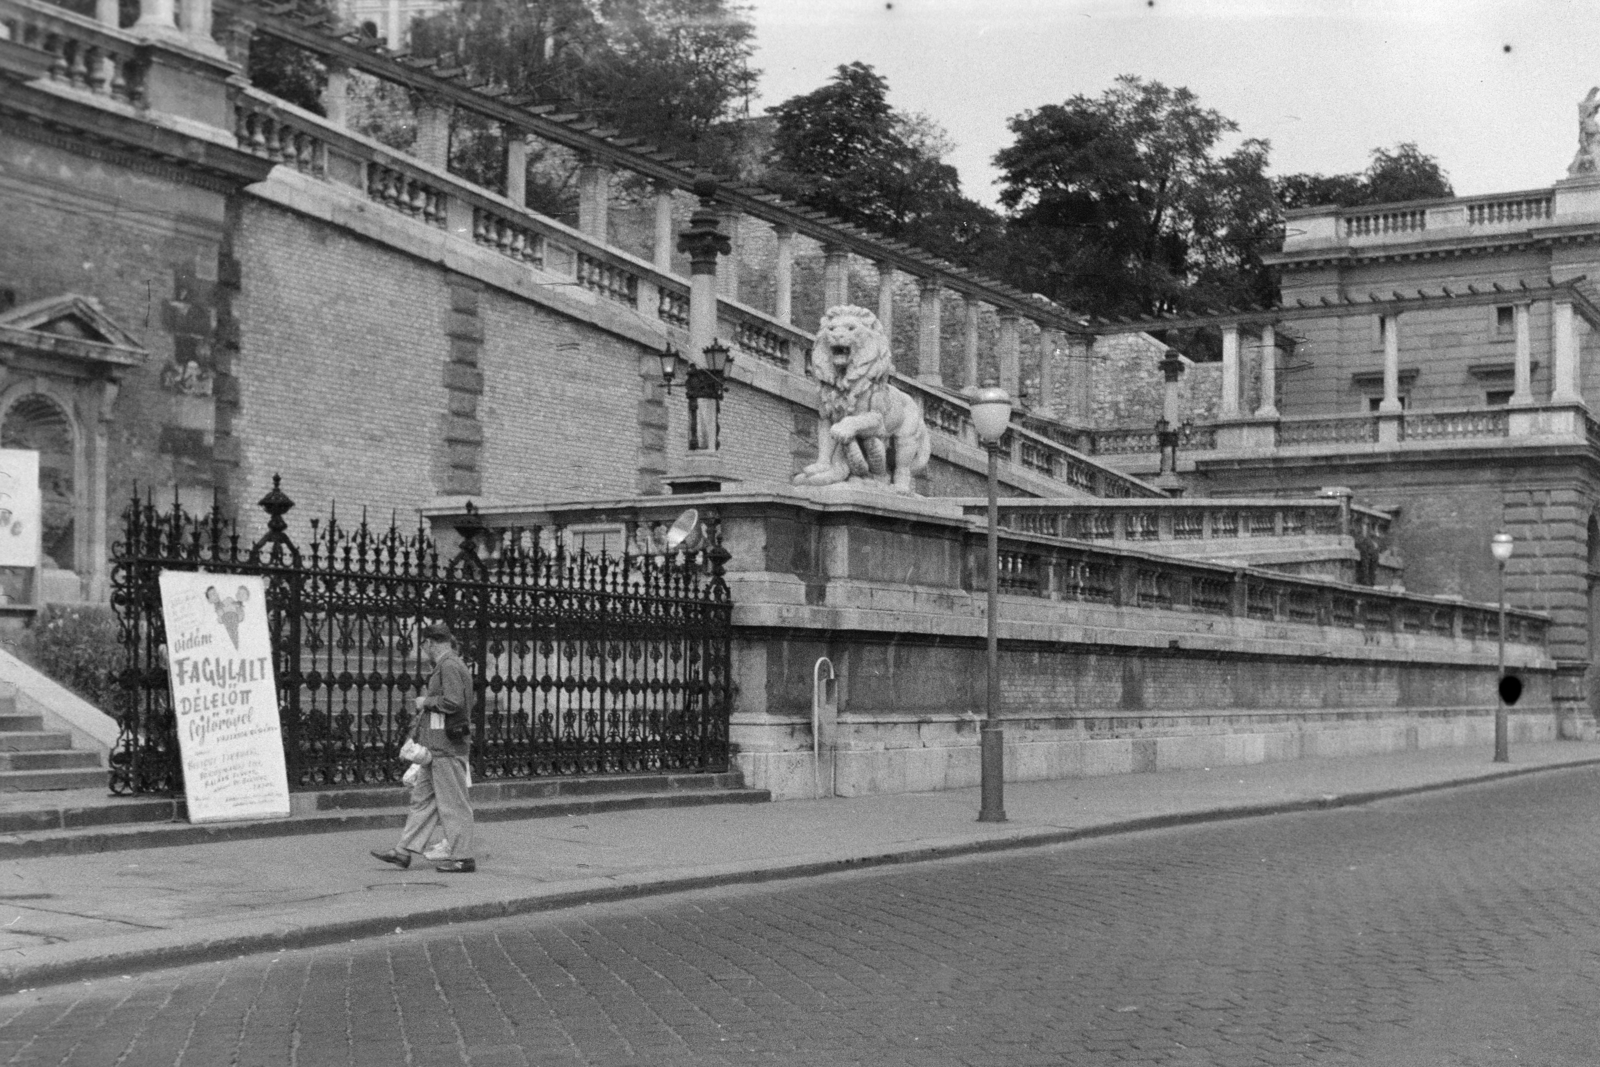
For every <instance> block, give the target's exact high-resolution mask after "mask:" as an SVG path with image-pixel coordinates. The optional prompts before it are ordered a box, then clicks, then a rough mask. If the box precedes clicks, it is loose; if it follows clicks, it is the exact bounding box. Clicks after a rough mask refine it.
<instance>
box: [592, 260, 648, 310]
mask: <svg viewBox="0 0 1600 1067" xmlns="http://www.w3.org/2000/svg"><path fill="white" fill-rule="evenodd" d="M578 284H579V285H581V286H583V287H584V288H585V289H592V290H594V291H595V292H597V293H599V294H600V295H601V296H603V297H605V298H606V299H607V300H615V301H616V302H617V303H619V304H626V305H627V306H628V307H637V306H638V304H639V276H638V275H637V274H635V273H634V272H633V271H631V270H628V269H627V268H625V267H621V266H618V265H617V264H615V263H608V262H606V261H605V260H603V259H601V258H599V257H598V256H593V255H590V254H589V253H588V252H582V251H580V252H579V253H578Z"/></svg>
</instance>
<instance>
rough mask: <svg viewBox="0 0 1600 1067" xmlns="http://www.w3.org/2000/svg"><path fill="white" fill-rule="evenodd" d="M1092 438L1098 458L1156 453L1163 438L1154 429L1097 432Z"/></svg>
mask: <svg viewBox="0 0 1600 1067" xmlns="http://www.w3.org/2000/svg"><path fill="white" fill-rule="evenodd" d="M1091 436H1092V439H1093V441H1094V454H1095V455H1097V456H1125V455H1131V454H1134V453H1145V452H1155V451H1157V450H1158V449H1159V448H1160V447H1161V437H1160V435H1159V434H1157V433H1156V431H1155V430H1153V429H1151V430H1134V429H1127V430H1095V431H1093V434H1092V435H1091Z"/></svg>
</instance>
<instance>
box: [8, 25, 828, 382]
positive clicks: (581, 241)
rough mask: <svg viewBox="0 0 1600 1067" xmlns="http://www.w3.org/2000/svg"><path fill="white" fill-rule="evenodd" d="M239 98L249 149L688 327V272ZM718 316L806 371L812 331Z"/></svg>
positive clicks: (743, 337) (293, 113) (756, 346)
mask: <svg viewBox="0 0 1600 1067" xmlns="http://www.w3.org/2000/svg"><path fill="white" fill-rule="evenodd" d="M8 2H9V0H8ZM233 105H234V136H235V138H236V139H237V141H238V143H239V147H240V148H243V149H244V150H246V151H248V152H251V153H253V154H255V155H258V156H261V157H263V158H265V159H270V160H272V161H273V162H274V163H280V164H282V165H284V166H288V167H292V168H294V169H295V170H297V171H299V172H301V173H303V174H306V175H309V176H311V177H314V178H319V179H322V180H324V181H328V182H331V183H334V184H342V185H346V186H350V187H352V188H355V189H357V190H360V191H362V192H364V193H365V194H366V195H367V196H368V197H369V198H370V199H372V200H373V201H375V202H377V203H380V204H384V205H385V206H387V207H390V208H392V209H393V210H395V211H397V212H399V213H400V214H403V215H408V216H410V217H411V218H414V219H418V220H419V221H422V222H424V223H427V224H428V225H431V226H435V227H438V228H441V229H445V230H448V231H450V232H452V233H456V234H460V235H470V236H471V238H472V240H473V241H474V242H475V243H477V244H478V245H480V246H482V247H485V248H489V249H492V250H494V251H497V252H499V253H500V254H502V255H504V256H506V257H507V258H508V259H511V260H514V261H516V262H518V263H521V264H524V265H526V266H528V267H529V268H530V269H533V270H539V271H543V272H545V273H554V274H559V275H561V276H563V277H565V278H568V279H569V280H571V281H572V282H574V283H575V284H577V285H578V286H580V287H582V288H584V289H587V290H589V291H591V292H594V293H596V294H598V295H599V296H600V297H602V298H604V299H606V300H610V301H613V302H616V303H619V304H622V305H624V306H626V307H629V308H632V309H634V310H635V311H638V312H639V313H640V314H643V315H647V316H648V315H653V316H654V317H655V318H657V319H658V320H659V321H660V322H662V323H663V324H664V325H665V326H668V327H673V328H676V329H679V330H682V329H685V328H686V327H687V326H688V322H689V285H688V282H687V281H686V280H684V279H682V278H678V277H676V276H675V275H672V274H668V273H665V272H663V271H660V270H657V269H656V268H655V267H654V266H653V265H651V264H649V263H647V262H645V261H644V260H642V259H639V258H637V257H633V256H630V255H628V254H627V253H625V252H621V251H619V250H617V249H613V248H609V247H607V246H605V245H603V244H601V243H599V242H596V241H593V240H591V239H590V238H589V237H587V236H586V235H584V234H582V233H579V232H577V231H575V230H572V229H571V228H569V227H566V226H563V225H562V224H561V223H559V222H556V221H555V220H553V219H548V218H545V217H543V216H540V215H537V214H535V213H533V212H531V211H527V210H525V209H519V208H517V207H514V206H513V205H512V204H510V203H509V202H508V201H505V200H503V199H501V198H499V197H497V196H495V195H494V194H493V193H490V192H489V191H488V190H485V189H483V188H481V187H479V186H476V185H474V184H472V183H470V182H468V181H466V180H464V179H461V178H458V177H456V176H454V175H451V174H449V173H446V172H442V171H440V170H438V169H436V168H433V167H429V166H427V165H426V164H423V163H421V162H419V161H417V160H415V159H412V158H410V157H408V156H405V155H403V154H400V153H396V152H395V151H393V150H392V149H390V148H388V147H386V146H384V145H382V144H379V143H378V142H376V141H372V140H369V139H367V138H364V137H361V136H360V135H358V134H353V133H351V132H349V131H348V130H344V129H341V128H339V127H336V126H334V125H332V124H331V123H329V122H327V121H326V120H325V119H322V118H321V117H320V116H317V115H313V114H311V113H309V112H306V111H303V110H301V109H299V108H297V107H294V106H293V105H291V104H285V103H284V102H283V101H281V100H279V99H278V98H276V97H274V96H270V95H268V94H266V93H263V92H260V91H259V90H256V89H252V88H248V87H239V88H236V89H235V90H234V96H233ZM718 317H719V321H718V330H719V335H720V336H722V337H723V339H724V340H725V341H727V342H729V343H731V344H732V345H733V346H735V347H736V349H738V350H739V351H740V352H742V353H744V354H746V355H748V356H750V357H753V358H757V359H761V360H765V361H767V362H771V363H777V364H779V365H781V366H784V367H787V368H789V369H791V370H794V371H796V372H797V373H798V372H800V371H801V370H802V364H803V359H800V360H798V361H797V357H799V356H803V354H804V353H805V352H808V351H809V350H810V335H809V334H807V333H805V332H804V331H802V330H797V329H794V328H793V327H790V326H786V325H784V324H783V323H780V322H778V321H777V320H776V319H773V318H772V317H771V316H768V315H764V314H762V313H761V312H759V311H756V310H754V309H752V308H747V307H743V306H741V305H739V304H735V303H733V302H731V301H722V302H721V303H720V306H719V309H718Z"/></svg>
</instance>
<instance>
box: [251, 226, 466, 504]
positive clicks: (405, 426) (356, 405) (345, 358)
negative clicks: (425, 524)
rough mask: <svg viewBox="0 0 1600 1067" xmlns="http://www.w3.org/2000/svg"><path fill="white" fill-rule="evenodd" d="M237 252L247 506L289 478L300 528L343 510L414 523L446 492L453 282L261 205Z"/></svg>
mask: <svg viewBox="0 0 1600 1067" xmlns="http://www.w3.org/2000/svg"><path fill="white" fill-rule="evenodd" d="M236 246H237V249H238V259H239V262H240V266H241V289H240V296H239V299H238V301H237V314H238V317H239V321H240V331H241V342H240V351H239V356H238V361H237V366H236V369H235V374H236V376H237V377H238V379H239V412H238V415H237V417H236V419H235V428H236V433H237V435H238V437H239V439H240V441H241V449H240V453H241V454H240V478H241V485H242V491H241V494H240V495H241V498H242V499H243V500H246V501H251V502H253V501H255V500H257V499H259V498H260V497H261V495H263V494H264V493H265V492H266V491H267V489H268V488H270V486H271V484H272V476H273V475H274V474H282V475H283V487H284V490H285V491H286V492H287V493H288V494H289V496H290V497H291V498H292V499H293V500H294V501H295V503H296V504H297V505H298V507H297V509H296V510H295V511H294V512H291V513H290V519H291V523H293V522H294V521H295V520H298V521H299V522H300V523H302V524H303V523H305V522H306V521H307V520H309V519H310V518H313V517H318V516H323V515H325V514H326V512H327V509H328V508H329V507H330V506H331V505H333V504H334V503H335V502H337V503H338V504H340V505H342V506H344V507H345V508H347V509H349V510H347V511H345V513H344V514H345V516H346V517H347V518H349V517H353V513H354V511H355V509H358V508H360V507H362V506H366V507H368V508H369V509H370V510H371V512H372V513H373V514H374V515H377V516H383V517H385V518H387V516H388V514H389V513H390V512H391V511H398V512H399V514H400V517H401V522H402V524H404V523H405V521H406V515H407V514H408V513H414V512H415V509H417V508H418V507H420V506H422V505H423V504H425V503H426V502H427V501H428V500H430V499H431V498H433V497H434V496H437V495H439V494H440V493H441V492H443V489H444V481H445V472H446V469H447V459H446V455H445V452H444V448H443V432H444V425H443V423H444V419H445V416H446V413H447V411H448V403H447V391H446V386H445V380H444V368H445V366H446V364H447V363H449V362H450V359H451V352H450V343H449V338H448V337H447V336H446V329H447V328H448V319H449V316H450V315H451V313H452V312H451V296H450V287H449V285H448V280H447V277H446V275H445V274H444V273H443V272H442V271H439V270H438V269H436V268H433V267H430V266H429V265H427V264H424V263H421V262H418V261H416V260H414V259H412V258H410V257H408V256H405V255H402V254H399V253H397V252H393V251H391V250H389V249H386V248H384V247H382V246H380V245H376V244H373V243H371V242H368V241H365V240H362V239H360V238H357V237H354V236H351V235H349V234H347V233H345V232H343V231H340V230H338V229H335V228H333V227H331V226H327V225H325V224H323V223H320V222H316V221H313V220H310V219H306V218H303V217H301V216H298V215H294V214H291V213H289V212H286V211H282V210H280V209H278V208H276V207H273V206H271V205H267V204H262V203H258V202H253V201H252V202H248V203H247V204H246V206H245V209H244V211H243V216H242V219H241V225H240V233H239V235H238V238H237V241H236ZM248 511H249V512H252V513H253V511H254V509H253V508H251V509H248ZM295 529H296V530H298V529H300V527H295Z"/></svg>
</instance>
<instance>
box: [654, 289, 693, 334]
mask: <svg viewBox="0 0 1600 1067" xmlns="http://www.w3.org/2000/svg"><path fill="white" fill-rule="evenodd" d="M656 318H658V319H660V320H661V321H662V322H664V323H666V324H668V325H669V326H677V327H679V328H680V329H684V330H687V329H688V328H689V292H688V290H687V289H685V290H683V291H681V292H680V291H679V290H677V289H671V288H668V287H667V286H665V285H663V286H662V287H661V290H660V292H659V293H658V294H657V297H656Z"/></svg>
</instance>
